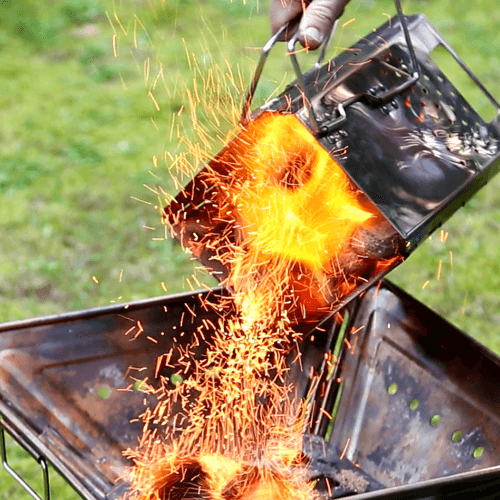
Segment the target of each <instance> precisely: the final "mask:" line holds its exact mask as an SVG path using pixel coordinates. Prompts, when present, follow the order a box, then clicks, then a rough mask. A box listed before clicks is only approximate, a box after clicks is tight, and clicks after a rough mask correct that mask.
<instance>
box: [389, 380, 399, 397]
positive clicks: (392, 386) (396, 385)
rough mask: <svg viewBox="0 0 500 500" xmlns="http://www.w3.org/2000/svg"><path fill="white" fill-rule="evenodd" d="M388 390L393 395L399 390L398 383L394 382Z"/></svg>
mask: <svg viewBox="0 0 500 500" xmlns="http://www.w3.org/2000/svg"><path fill="white" fill-rule="evenodd" d="M387 392H388V393H389V394H390V395H391V396H392V395H393V394H396V392H398V384H396V382H393V383H392V384H391V385H390V386H389V387H388V388H387Z"/></svg>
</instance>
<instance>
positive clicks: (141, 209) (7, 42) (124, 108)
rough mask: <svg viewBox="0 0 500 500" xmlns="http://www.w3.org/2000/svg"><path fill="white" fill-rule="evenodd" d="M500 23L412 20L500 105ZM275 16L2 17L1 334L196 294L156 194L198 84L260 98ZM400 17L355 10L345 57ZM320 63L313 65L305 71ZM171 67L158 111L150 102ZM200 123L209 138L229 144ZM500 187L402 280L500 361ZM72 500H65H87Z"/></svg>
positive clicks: (158, 7) (419, 6)
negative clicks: (5, 326)
mask: <svg viewBox="0 0 500 500" xmlns="http://www.w3.org/2000/svg"><path fill="white" fill-rule="evenodd" d="M495 7H496V1H495V0H478V1H476V2H475V3H474V6H473V7H471V6H469V4H468V3H466V2H456V1H455V0H421V1H419V2H413V3H412V4H411V5H408V6H407V10H408V9H414V10H418V11H423V12H424V13H425V14H426V15H427V16H428V17H429V19H430V20H431V21H432V23H433V24H434V25H435V26H436V27H437V29H438V30H439V31H440V32H441V33H442V34H443V35H444V37H445V38H446V39H447V40H448V42H449V43H450V44H451V45H452V46H453V47H454V48H455V49H456V50H457V52H458V53H459V55H461V56H462V57H463V58H464V59H465V61H466V63H468V64H469V65H470V67H471V68H472V70H473V71H474V72H475V73H476V74H477V76H478V77H479V78H480V79H481V80H482V81H483V82H484V84H485V85H486V86H487V87H488V88H489V89H490V90H491V91H492V92H493V93H494V94H495V93H496V96H497V97H500V92H499V89H498V81H499V78H500V70H499V69H498V68H499V67H500V50H498V47H500V33H499V32H498V30H497V26H498V23H499V22H500V12H499V11H498V9H496V8H495ZM266 10H267V2H264V3H262V4H259V3H258V2H257V1H250V0H248V1H247V3H246V4H243V3H242V2H241V1H240V0H234V1H233V2H232V3H231V2H229V1H228V0H213V1H210V2H209V1H203V0H177V1H175V2H174V1H166V2H164V1H162V0H151V1H150V2H146V1H145V0H144V1H142V0H137V1H135V2H132V1H128V2H127V1H125V0H123V1H118V0H117V1H116V2H115V3H113V2H112V1H111V0H102V1H99V0H53V1H51V2H43V1H41V0H31V1H30V0H15V1H14V0H7V1H5V0H4V1H3V2H2V3H0V66H1V67H2V72H1V73H0V88H2V93H1V95H0V114H1V116H2V119H1V126H0V148H1V151H2V154H1V156H0V198H1V203H0V235H1V237H0V255H1V259H0V299H1V300H0V321H1V322H4V321H11V320H16V319H22V318H28V317H35V316H42V315H47V314H54V313H60V312H64V311H70V310H77V309H85V308H89V307H95V306H102V305H106V304H109V303H111V302H115V301H116V302H121V301H128V300H136V299H141V298H146V297H151V296H155V295H161V294H164V293H165V291H164V289H165V288H166V289H167V290H168V292H167V293H175V292H178V291H182V290H188V289H189V286H190V285H189V283H187V281H186V278H189V277H190V275H191V274H192V273H193V264H192V263H191V262H190V261H189V258H188V257H187V256H186V255H185V254H184V253H183V252H182V251H181V249H180V248H179V246H178V245H177V244H176V243H175V242H174V241H172V240H167V241H164V240H163V238H164V229H163V227H162V226H161V224H160V217H159V208H158V207H159V206H160V204H159V202H158V198H157V196H156V195H155V194H154V193H152V192H151V191H150V190H149V189H148V188H147V187H145V185H146V186H149V187H150V188H152V189H156V186H157V185H160V186H161V187H162V188H163V189H164V190H165V191H167V192H169V193H171V194H174V193H175V192H176V191H177V188H176V187H175V185H174V183H173V182H172V180H171V178H170V175H169V171H168V166H169V162H168V161H166V162H165V161H163V160H162V159H163V158H164V153H165V152H167V153H170V154H176V153H177V152H179V151H182V150H185V149H186V144H185V143H182V142H181V143H179V141H178V140H177V139H176V137H175V134H174V135H173V136H171V134H170V132H171V125H172V123H174V124H176V126H177V124H178V126H179V127H181V130H183V134H184V136H185V138H186V139H187V140H194V139H195V135H194V133H193V127H192V126H191V117H190V114H189V112H188V110H189V98H188V90H190V91H192V92H194V89H195V84H194V83H193V68H197V74H198V81H200V79H201V78H207V77H208V75H209V74H210V72H211V71H212V72H215V73H218V74H220V75H226V76H227V74H228V73H229V71H230V68H232V69H233V70H234V71H235V72H236V68H237V67H239V68H240V70H241V73H242V79H243V81H244V82H248V80H249V78H250V75H251V72H252V70H253V68H254V66H255V62H256V59H257V56H258V51H257V50H256V48H258V47H259V46H261V45H262V44H263V42H264V41H265V40H266V39H267V37H268V35H269V31H268V24H269V23H268V15H267V12H266ZM115 12H116V13H117V16H118V19H119V20H120V22H121V24H122V26H123V30H122V28H121V27H120V23H118V21H117V19H116V17H115V16H114V13H115ZM385 12H389V13H391V14H392V13H393V12H394V9H393V7H392V3H391V1H389V0H377V1H375V0H353V1H352V2H351V4H350V5H349V7H348V10H347V12H346V16H345V19H349V18H350V17H355V18H356V22H353V23H351V24H349V25H348V26H345V27H343V28H340V29H339V33H338V35H337V37H336V38H335V40H334V45H337V48H335V47H334V48H333V49H332V50H331V53H334V52H336V51H337V52H338V51H339V50H341V49H342V47H347V46H349V45H350V44H351V43H353V42H354V41H356V40H357V39H359V38H360V37H362V36H363V35H364V34H366V33H367V32H368V31H369V30H370V29H372V28H373V27H375V26H378V25H380V24H382V22H384V21H385V19H386V17H385V16H384V13H385ZM134 16H137V18H138V19H140V21H141V23H142V25H143V26H144V28H143V27H142V26H141V23H138V22H137V20H136V19H137V18H136V17H134ZM108 17H109V19H108ZM110 19H111V22H110ZM125 32H126V33H127V35H125ZM113 35H115V37H114V41H115V47H116V50H117V51H118V53H117V54H115V51H114V48H113ZM283 51H284V48H283V47H282V46H279V47H278V48H276V49H275V50H274V52H273V54H272V56H271V61H270V63H269V64H268V67H267V68H266V70H265V73H264V75H263V77H262V82H261V84H260V86H259V91H258V95H257V99H256V101H257V102H262V100H263V99H265V97H266V96H267V95H269V94H270V93H271V92H272V91H273V90H274V89H275V88H276V87H277V86H278V85H279V84H280V83H281V84H284V83H287V82H289V81H291V80H292V72H291V69H290V64H289V62H288V61H287V60H286V57H285V56H284V55H283ZM312 57H313V55H311V56H309V57H306V56H304V57H303V59H304V65H306V66H307V64H309V63H310V61H311V60H312ZM148 61H149V62H148ZM160 62H161V63H162V64H163V68H164V72H163V76H162V77H159V78H158V80H157V85H156V86H155V87H154V96H155V100H156V102H157V104H158V106H159V110H158V109H157V108H156V107H155V103H154V102H153V101H152V99H151V98H150V96H148V91H149V90H151V89H153V87H152V85H153V83H154V80H155V78H156V76H157V75H158V71H159V68H160ZM147 67H149V68H150V69H149V72H150V75H149V78H146V74H145V73H147ZM217 67H218V68H219V69H217ZM450 76H452V75H450ZM457 77H458V75H453V76H452V80H453V79H454V78H455V79H456V78H457ZM146 80H147V81H146ZM225 81H228V79H227V78H226V80H225ZM237 87H238V85H237V84H236V85H235V86H231V85H228V86H227V87H225V88H223V92H222V95H220V96H219V97H217V98H215V97H213V99H215V100H212V101H211V105H212V106H222V107H224V105H225V103H227V102H229V101H231V100H232V99H234V98H235V96H237V95H238V91H237ZM183 109H184V110H186V112H184V114H181V111H182V110H183ZM178 115H180V116H178ZM198 119H199V120H200V123H201V125H202V126H203V127H204V128H205V129H206V130H207V134H208V135H214V134H215V131H217V130H219V129H220V130H222V131H227V130H228V129H229V126H228V125H227V124H224V123H221V124H218V123H216V121H215V120H214V119H213V118H212V119H211V118H209V117H203V116H202V115H200V116H199V117H198ZM153 122H154V123H153ZM216 144H217V143H216V142H214V145H213V147H214V148H216V147H217V145H216ZM154 156H156V157H157V158H159V163H158V166H157V167H155V166H154V165H153V162H152V158H153V157H154ZM151 173H153V174H154V175H152V174H151ZM186 180H187V178H186ZM497 186H498V180H493V181H492V182H491V184H490V185H489V186H487V187H486V188H484V189H483V190H482V192H480V193H479V194H478V195H477V196H476V197H475V198H474V199H473V200H472V201H471V202H470V203H469V204H468V205H467V206H466V207H465V208H464V209H462V210H461V211H459V212H458V213H457V214H455V216H454V217H453V218H452V219H451V220H450V221H449V222H448V223H447V224H446V226H445V227H444V228H443V229H446V230H447V231H448V232H449V238H448V240H447V241H446V243H441V242H440V241H439V238H438V237H437V236H436V235H435V236H434V237H433V238H432V240H431V241H428V242H426V243H425V244H423V245H422V246H421V248H419V249H418V251H416V252H415V253H414V254H413V255H412V256H411V258H410V259H409V260H408V262H406V263H405V264H404V265H402V266H400V267H399V268H398V269H397V270H396V271H395V272H393V273H392V274H391V275H390V278H391V279H393V280H394V281H395V282H396V283H398V284H400V285H401V286H403V288H405V289H406V290H408V291H409V292H410V293H411V294H413V295H415V296H417V298H419V299H420V300H423V301H424V302H425V303H427V304H429V305H430V306H431V307H433V308H434V309H436V310H437V311H438V312H439V313H440V314H443V315H444V316H445V317H447V318H449V319H450V320H451V321H452V322H453V323H455V324H457V325H458V326H459V327H461V328H463V329H464V330H465V331H467V332H468V333H470V334H472V335H473V336H475V337H476V338H477V339H478V340H479V341H481V342H483V343H484V344H486V345H487V346H488V347H490V348H491V349H493V350H494V351H495V352H497V353H500V340H499V337H498V335H497V333H498V327H497V326H496V325H497V324H498V323H499V322H500V308H499V303H500V299H499V289H500V269H499V268H500V252H499V251H498V245H499V243H500V236H499V235H500V231H499V229H500V227H499V226H500V192H499V190H498V187H497ZM138 200H142V201H138ZM155 206H156V208H155ZM151 228H154V229H151ZM450 252H451V254H452V256H453V267H452V266H451V263H450ZM439 262H441V269H442V271H441V276H440V279H439V280H438V279H437V277H436V276H437V269H438V267H439V265H440V264H439ZM202 279H204V280H205V282H206V283H208V284H211V283H213V282H212V281H211V280H210V279H209V278H207V277H205V278H202ZM426 282H429V283H428V284H427V286H425V287H424V288H423V285H424V284H425V283H426ZM27 460H28V458H27V457H24V456H22V454H20V453H17V452H16V453H15V454H13V459H12V462H13V463H14V464H15V466H19V467H21V468H23V469H26V470H28V474H31V472H29V471H30V470H31V469H30V467H29V466H26V463H27ZM25 466H26V467H25ZM9 481H10V479H9V478H8V476H7V475H6V474H5V473H4V472H3V471H0V484H1V485H2V487H1V489H0V499H7V498H12V497H13V496H15V497H16V498H19V499H23V498H27V496H26V495H25V494H24V493H23V492H21V491H20V490H19V489H18V488H16V487H15V486H14V485H13V483H12V481H10V482H9ZM61 488H62V486H60V484H59V483H58V484H57V486H56V488H55V491H54V495H55V498H57V497H59V498H72V497H71V495H70V493H69V490H68V491H67V490H64V489H61ZM40 491H41V490H40ZM23 495H24V496H23Z"/></svg>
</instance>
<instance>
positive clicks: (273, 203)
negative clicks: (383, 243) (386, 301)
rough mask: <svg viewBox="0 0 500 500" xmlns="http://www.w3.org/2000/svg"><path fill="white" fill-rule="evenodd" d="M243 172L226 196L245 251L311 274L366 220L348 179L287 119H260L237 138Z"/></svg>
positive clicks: (322, 267)
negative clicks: (246, 244) (232, 206)
mask: <svg viewBox="0 0 500 500" xmlns="http://www.w3.org/2000/svg"><path fill="white" fill-rule="evenodd" d="M239 142H241V143H246V144H248V146H247V148H246V149H245V152H244V155H242V157H241V163H242V165H244V167H245V168H246V169H248V174H247V176H246V178H245V181H244V182H243V183H242V185H241V186H238V188H239V190H238V191H237V192H234V193H233V196H234V201H235V205H236V209H237V212H238V214H239V215H240V217H241V226H242V230H243V231H244V233H245V236H244V237H245V239H249V240H250V241H251V247H252V251H254V252H256V253H258V254H261V255H263V256H268V255H279V256H282V257H284V258H286V259H289V260H291V261H295V262H300V263H303V264H306V265H307V266H308V267H309V268H310V269H311V270H313V271H315V272H317V271H321V270H330V269H331V261H332V259H333V258H334V257H335V256H336V255H337V254H338V253H339V252H340V251H341V250H342V248H343V247H344V246H345V245H346V243H347V242H348V241H349V237H350V236H351V234H352V233H353V231H354V230H355V229H356V228H357V227H358V226H359V225H361V224H363V223H364V222H365V221H367V220H368V219H370V218H372V217H373V213H371V212H369V211H368V210H367V209H366V208H363V207H362V206H361V204H360V203H359V201H358V199H357V198H358V193H356V191H355V190H354V189H353V187H352V183H351V181H350V180H349V179H348V177H347V175H346V174H345V173H344V171H343V170H342V169H341V168H340V166H339V165H338V164H337V163H336V162H335V161H334V160H333V159H332V158H331V156H330V155H329V154H328V153H327V152H326V151H325V150H324V149H323V148H322V147H321V146H320V145H319V144H318V142H317V140H316V139H315V138H314V136H313V135H312V134H311V133H310V132H309V130H307V129H306V127H305V126H304V125H303V124H302V123H301V122H300V121H299V120H298V119H297V118H296V117H295V116H294V115H282V114H265V115H263V116H262V117H261V118H260V119H259V120H256V121H255V122H251V123H250V124H249V126H248V128H247V130H245V131H244V132H243V134H242V135H241V136H240V137H239Z"/></svg>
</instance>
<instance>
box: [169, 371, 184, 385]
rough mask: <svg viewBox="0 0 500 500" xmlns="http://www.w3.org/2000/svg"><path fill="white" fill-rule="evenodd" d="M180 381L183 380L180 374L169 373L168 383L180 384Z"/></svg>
mask: <svg viewBox="0 0 500 500" xmlns="http://www.w3.org/2000/svg"><path fill="white" fill-rule="evenodd" d="M182 382H184V379H183V378H182V375H179V374H178V373H173V374H172V375H170V383H171V384H172V385H181V384H182Z"/></svg>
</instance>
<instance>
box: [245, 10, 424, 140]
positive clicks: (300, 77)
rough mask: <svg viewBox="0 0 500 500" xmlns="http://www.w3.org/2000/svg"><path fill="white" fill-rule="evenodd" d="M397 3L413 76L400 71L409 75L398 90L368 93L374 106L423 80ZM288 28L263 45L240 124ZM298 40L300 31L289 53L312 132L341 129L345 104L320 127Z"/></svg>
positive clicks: (321, 132) (396, 88)
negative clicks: (277, 44) (269, 56)
mask: <svg viewBox="0 0 500 500" xmlns="http://www.w3.org/2000/svg"><path fill="white" fill-rule="evenodd" d="M394 4H395V6H396V11H397V15H398V19H399V22H400V24H401V27H402V29H403V33H404V37H405V40H406V46H407V47H408V52H409V53H410V60H411V65H412V68H411V74H408V73H407V72H406V71H403V70H401V72H402V73H404V74H406V75H407V76H408V79H407V80H406V81H405V82H403V83H402V84H401V85H398V86H397V87H395V88H393V89H391V90H388V91H387V92H385V93H384V94H382V95H377V96H370V95H369V94H367V96H366V97H367V98H368V99H369V100H370V101H371V102H372V103H373V104H375V105H381V104H383V103H385V102H388V101H391V100H393V99H394V97H396V96H397V95H399V94H400V93H401V92H404V91H405V90H406V89H408V88H409V87H411V86H412V85H414V84H415V83H416V82H417V81H418V80H419V78H420V72H419V69H418V61H417V58H416V56H415V50H414V48H413V43H412V41H411V36H410V32H409V30H408V25H407V23H406V19H405V17H404V14H403V9H402V7H401V0H394ZM337 23H338V21H335V23H334V25H333V28H332V31H331V32H330V34H329V35H328V37H327V39H326V40H325V42H324V44H323V46H322V48H321V52H320V56H319V58H318V61H317V62H316V64H315V65H314V68H315V69H319V68H320V66H321V62H322V61H323V58H324V56H325V52H326V49H327V48H328V45H329V43H330V40H331V38H332V36H333V33H334V32H335V29H336V27H337ZM287 28H288V23H287V24H285V25H284V26H282V27H281V28H280V29H279V30H278V31H277V32H276V33H275V34H274V35H273V36H272V37H271V38H270V39H269V40H268V42H267V43H266V44H265V45H264V48H263V49H262V52H261V56H260V59H259V63H258V65H257V69H256V71H255V75H254V78H253V80H252V84H251V85H250V89H249V91H248V93H247V97H246V99H245V104H244V106H243V111H242V117H241V120H240V123H246V122H248V118H249V114H250V106H251V104H252V100H253V96H254V94H255V89H256V88H257V84H258V83H259V79H260V76H261V74H262V70H263V69H264V65H265V63H266V60H267V56H268V55H269V52H270V51H271V49H272V48H273V47H274V45H275V44H276V42H277V41H278V40H279V38H280V37H281V35H283V33H285V31H286V30H287ZM297 41H298V31H297V32H296V33H295V34H294V35H293V36H292V38H291V39H290V41H289V42H288V44H287V54H288V55H289V56H290V58H291V61H292V66H293V69H294V71H295V76H296V77H297V84H298V87H299V89H300V91H301V92H302V95H303V99H304V107H305V108H306V109H307V110H308V113H309V117H310V119H311V126H312V128H313V129H314V130H313V132H314V133H315V134H316V135H322V134H325V133H327V132H329V131H331V130H333V129H335V128H338V127H339V126H340V125H341V124H342V123H343V122H344V121H345V120H346V114H345V109H344V106H343V105H342V103H340V104H338V106H337V111H338V117H337V118H335V119H334V120H333V121H329V122H328V124H327V126H325V125H323V124H321V123H320V122H319V121H318V119H317V117H316V115H315V113H314V109H313V107H312V105H311V97H310V96H309V93H308V90H307V87H306V85H305V81H304V74H303V73H302V70H301V68H300V65H299V61H298V59H297V54H296V50H295V45H296V44H297Z"/></svg>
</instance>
